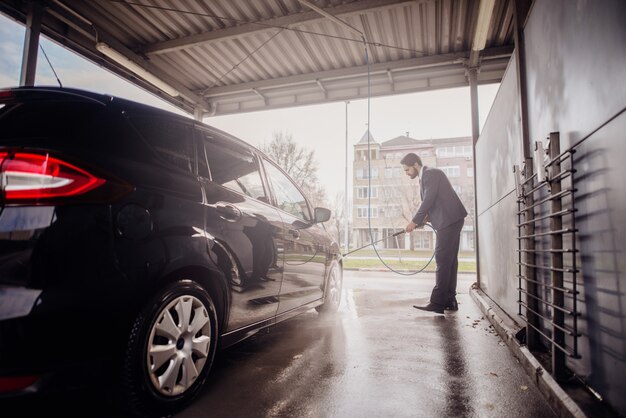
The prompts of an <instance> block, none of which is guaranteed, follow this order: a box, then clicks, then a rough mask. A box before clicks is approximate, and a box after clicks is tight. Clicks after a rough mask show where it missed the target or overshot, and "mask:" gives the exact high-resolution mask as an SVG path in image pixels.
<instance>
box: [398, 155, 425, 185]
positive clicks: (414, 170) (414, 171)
mask: <svg viewBox="0 0 626 418" xmlns="http://www.w3.org/2000/svg"><path fill="white" fill-rule="evenodd" d="M400 164H402V168H403V169H404V172H405V173H406V175H407V176H409V177H411V178H412V179H414V178H415V177H417V175H418V174H419V173H420V169H421V168H422V159H421V158H420V157H418V155H417V154H415V153H414V152H409V153H408V154H407V155H405V156H404V157H402V159H401V160H400Z"/></svg>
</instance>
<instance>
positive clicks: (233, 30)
mask: <svg viewBox="0 0 626 418" xmlns="http://www.w3.org/2000/svg"><path fill="white" fill-rule="evenodd" d="M422 1H425V0H422ZM407 4H415V0H413V1H407V0H363V1H356V2H352V3H348V4H342V5H340V6H336V7H329V8H326V9H324V10H325V11H326V12H328V13H329V14H332V15H333V16H335V17H338V18H346V17H349V16H352V15H355V14H362V13H370V12H374V11H380V10H382V9H389V8H394V7H402V6H405V5H407ZM324 19H326V18H325V17H321V16H320V14H319V13H318V12H316V11H313V10H311V11H306V12H302V13H296V14H292V15H288V16H281V17H277V18H274V19H267V20H262V21H258V22H250V23H243V24H241V25H237V26H233V27H229V28H226V29H219V30H212V31H210V32H204V33H198V34H195V35H190V36H184V37H182V38H178V39H171V40H168V41H163V42H156V43H153V44H151V45H147V46H145V47H144V48H143V49H142V52H143V53H145V54H148V55H150V54H163V53H166V52H170V51H176V50H180V49H186V48H191V47H194V46H198V45H201V44H206V43H211V42H219V41H223V40H226V39H234V38H240V37H243V36H249V35H251V34H254V35H258V34H260V33H263V32H267V31H275V30H276V28H277V27H280V28H292V27H294V26H297V25H303V24H308V23H312V22H315V21H320V20H324Z"/></svg>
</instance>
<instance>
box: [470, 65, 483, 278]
mask: <svg viewBox="0 0 626 418" xmlns="http://www.w3.org/2000/svg"><path fill="white" fill-rule="evenodd" d="M467 78H468V80H469V87H470V103H471V108H472V154H473V155H472V164H473V166H474V217H473V218H474V219H473V223H474V225H473V227H474V248H475V250H476V282H477V283H478V286H479V287H480V251H479V245H478V203H477V199H476V195H477V191H478V184H477V181H476V143H477V142H478V135H479V134H480V126H479V121H478V68H477V67H471V68H468V70H467Z"/></svg>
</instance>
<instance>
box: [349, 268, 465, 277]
mask: <svg viewBox="0 0 626 418" xmlns="http://www.w3.org/2000/svg"><path fill="white" fill-rule="evenodd" d="M343 269H344V270H349V271H378V272H389V271H390V270H389V269H388V268H385V267H355V268H350V267H344V268H343ZM397 271H401V272H407V273H411V272H414V271H415V270H397ZM421 273H432V274H435V270H424V271H423V272H421ZM457 274H473V275H474V276H475V275H476V272H475V271H459V272H458V273H457Z"/></svg>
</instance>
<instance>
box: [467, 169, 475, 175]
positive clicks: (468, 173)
mask: <svg viewBox="0 0 626 418" xmlns="http://www.w3.org/2000/svg"><path fill="white" fill-rule="evenodd" d="M467 177H474V167H467Z"/></svg>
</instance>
